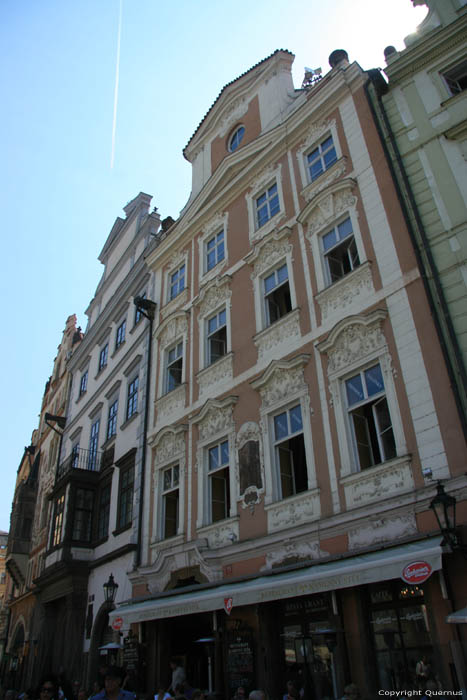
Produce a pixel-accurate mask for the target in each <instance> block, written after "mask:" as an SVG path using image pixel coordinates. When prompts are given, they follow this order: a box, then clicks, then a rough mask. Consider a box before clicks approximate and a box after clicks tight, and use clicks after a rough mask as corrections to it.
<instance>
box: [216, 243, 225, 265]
mask: <svg viewBox="0 0 467 700" xmlns="http://www.w3.org/2000/svg"><path fill="white" fill-rule="evenodd" d="M223 259H224V241H223V240H222V241H221V243H219V245H218V247H217V261H218V262H219V261H220V260H223Z"/></svg>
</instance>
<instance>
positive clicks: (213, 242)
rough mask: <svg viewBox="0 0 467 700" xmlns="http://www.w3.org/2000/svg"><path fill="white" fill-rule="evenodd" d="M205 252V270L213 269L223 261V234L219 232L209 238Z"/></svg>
mask: <svg viewBox="0 0 467 700" xmlns="http://www.w3.org/2000/svg"><path fill="white" fill-rule="evenodd" d="M205 246H206V247H205V250H206V270H212V268H213V267H215V266H216V265H217V263H220V262H221V260H223V259H224V255H225V250H224V232H223V231H220V233H218V234H217V235H216V236H213V237H212V238H210V239H209V240H208V241H207V242H206V244H205Z"/></svg>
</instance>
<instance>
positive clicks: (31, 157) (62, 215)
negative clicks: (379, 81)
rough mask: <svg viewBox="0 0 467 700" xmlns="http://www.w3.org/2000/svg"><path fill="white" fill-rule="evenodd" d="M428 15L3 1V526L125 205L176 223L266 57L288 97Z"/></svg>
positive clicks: (345, 0)
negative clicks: (64, 352) (221, 111)
mask: <svg viewBox="0 0 467 700" xmlns="http://www.w3.org/2000/svg"><path fill="white" fill-rule="evenodd" d="M120 2H122V31H121V44H120V71H119V90H118V103H117V121H116V131H115V153H114V156H115V160H114V166H113V168H111V167H110V164H111V151H112V126H113V114H114V88H115V75H116V57H117V36H118V24H119V11H120ZM425 14H426V8H425V7H417V8H413V7H412V3H411V1H410V0H352V1H351V0H326V2H322V0H320V1H319V2H316V1H315V0H288V2H287V3H284V2H278V1H277V0H268V2H266V0H255V2H251V0H249V1H248V2H247V1H246V0H237V1H236V2H235V3H231V2H223V3H219V2H218V0H216V1H214V0H198V2H195V0H191V1H189V0H179V2H177V3H167V2H161V1H160V0H40V1H38V0H2V2H1V3H0V81H1V83H0V84H1V92H2V98H3V107H2V110H1V113H0V152H1V154H2V164H3V167H2V168H1V172H0V198H1V200H2V201H1V205H2V217H1V218H2V235H3V241H4V245H5V249H4V252H5V264H4V267H3V275H2V277H1V294H2V298H3V299H4V301H5V309H4V319H3V333H4V340H3V342H2V344H1V353H2V364H3V367H4V382H3V385H4V400H3V402H2V406H1V412H2V415H1V430H2V433H3V440H2V444H3V455H4V457H3V459H4V462H3V467H2V484H3V486H2V489H1V490H0V529H3V530H7V529H8V528H9V517H10V509H11V501H12V497H13V490H14V484H15V479H16V472H17V469H18V466H19V462H20V459H21V456H22V453H23V450H24V446H25V445H28V444H29V443H30V439H31V432H32V430H33V429H34V428H35V427H37V416H38V413H39V409H40V404H41V399H42V394H43V390H44V386H45V382H46V381H47V379H48V377H49V375H50V373H51V370H52V363H53V358H54V357H55V354H56V350H57V345H58V343H59V342H60V339H61V335H62V331H63V329H64V327H65V320H66V318H67V316H69V315H70V314H72V313H76V314H77V316H78V322H79V323H80V324H81V325H82V326H83V327H85V325H86V318H85V315H84V311H85V309H86V307H87V305H88V303H89V301H90V300H91V298H92V297H93V294H94V291H95V288H96V286H97V283H98V281H99V278H100V275H101V272H102V269H101V265H100V263H99V262H98V261H97V256H98V254H99V252H100V250H101V249H102V246H103V245H104V242H105V239H106V237H107V235H108V233H109V232H110V229H111V227H112V225H113V222H114V220H115V218H116V217H117V216H120V215H122V207H123V206H124V205H125V204H126V203H127V202H128V201H129V200H131V199H132V198H133V197H135V196H136V195H137V194H138V192H140V191H144V192H147V193H148V194H152V195H153V197H154V198H153V202H152V204H153V206H157V208H158V210H159V212H160V214H161V217H162V218H164V217H165V216H168V215H170V216H172V217H173V218H177V216H178V214H179V212H180V209H181V208H182V207H183V205H184V204H185V202H186V200H187V199H188V196H189V193H190V186H191V171H190V165H189V163H188V162H187V161H185V159H184V158H183V155H182V149H183V147H184V146H185V145H186V143H187V141H188V140H189V138H190V136H191V135H192V134H193V132H194V131H195V129H196V127H197V125H198V124H199V122H200V121H201V119H202V117H203V116H204V115H205V113H206V112H207V111H208V109H209V107H210V106H211V104H212V103H213V102H214V100H215V98H216V97H217V95H218V94H219V92H220V90H221V89H222V87H223V86H224V85H225V84H226V83H228V82H230V81H231V80H233V79H234V78H236V77H237V76H239V75H240V74H241V73H243V72H244V71H246V70H248V69H249V68H250V67H251V66H252V65H254V64H255V63H257V62H258V61H260V60H262V59H263V58H265V57H266V56H268V55H269V54H271V53H272V52H273V51H275V50H276V49H279V48H283V49H288V50H289V51H291V52H293V53H294V54H295V56H296V58H295V63H294V70H293V74H294V81H295V87H297V88H298V87H300V84H301V81H302V78H303V69H304V67H305V66H310V67H311V68H316V67H318V66H320V67H322V69H323V73H325V72H327V70H328V68H329V66H328V61H327V59H328V56H329V54H330V53H331V51H333V50H334V49H337V48H343V49H345V50H346V51H347V52H348V53H349V58H350V60H351V61H352V60H356V61H358V63H360V65H361V66H362V67H363V68H377V67H384V58H383V50H384V48H385V46H387V45H388V44H393V45H395V46H396V48H397V49H402V48H403V46H404V44H403V38H404V36H407V34H409V33H411V32H413V31H414V30H415V28H416V26H417V25H418V24H419V23H420V21H421V20H422V19H423V17H424V16H425Z"/></svg>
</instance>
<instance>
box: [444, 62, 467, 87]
mask: <svg viewBox="0 0 467 700" xmlns="http://www.w3.org/2000/svg"><path fill="white" fill-rule="evenodd" d="M443 78H444V80H445V83H446V85H447V87H448V90H449V92H450V93H451V95H458V94H459V93H460V92H463V91H464V90H467V61H462V63H459V64H458V65H457V66H454V67H453V68H450V69H449V70H448V71H446V72H445V73H443Z"/></svg>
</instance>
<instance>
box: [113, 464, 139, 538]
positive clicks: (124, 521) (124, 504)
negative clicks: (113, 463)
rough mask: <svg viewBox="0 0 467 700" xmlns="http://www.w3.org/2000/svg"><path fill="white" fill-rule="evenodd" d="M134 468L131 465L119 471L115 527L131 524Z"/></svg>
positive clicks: (119, 527)
mask: <svg viewBox="0 0 467 700" xmlns="http://www.w3.org/2000/svg"><path fill="white" fill-rule="evenodd" d="M134 478H135V468H134V466H131V467H129V468H127V469H125V471H122V472H120V488H119V499H118V514H117V528H118V529H121V528H124V527H126V526H127V525H131V521H132V519H133V486H134Z"/></svg>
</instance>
